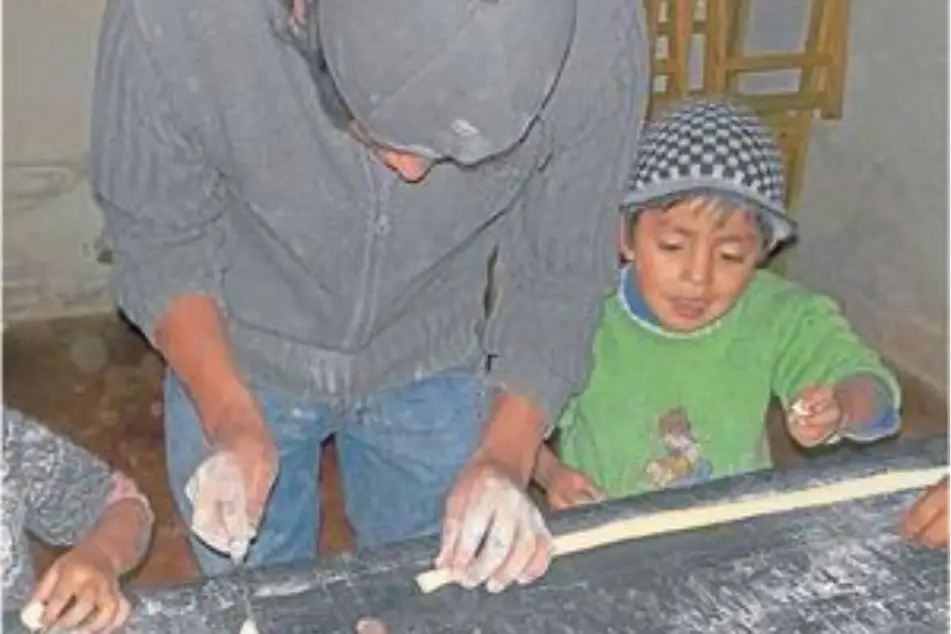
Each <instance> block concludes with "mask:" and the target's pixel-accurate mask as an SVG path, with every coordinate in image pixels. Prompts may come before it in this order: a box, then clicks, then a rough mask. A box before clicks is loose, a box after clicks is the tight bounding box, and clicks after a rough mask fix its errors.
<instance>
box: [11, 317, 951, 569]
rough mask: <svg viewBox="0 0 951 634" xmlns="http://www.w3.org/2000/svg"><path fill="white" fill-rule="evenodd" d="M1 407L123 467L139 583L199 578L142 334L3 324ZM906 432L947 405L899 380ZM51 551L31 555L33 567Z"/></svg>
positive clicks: (329, 513) (788, 458) (330, 512)
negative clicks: (135, 505)
mask: <svg viewBox="0 0 951 634" xmlns="http://www.w3.org/2000/svg"><path fill="white" fill-rule="evenodd" d="M3 352H4V358H3V378H4V388H5V391H4V401H5V403H6V404H7V405H8V406H10V407H15V408H17V409H20V410H23V411H24V412H26V413H28V414H30V415H33V416H35V417H37V418H39V419H41V420H43V421H44V422H46V423H47V424H49V425H50V426H51V427H53V428H54V429H56V430H58V431H60V432H62V433H64V434H65V435H67V436H68V437H70V438H71V439H73V440H74V441H75V442H77V443H78V444H80V445H82V446H84V447H86V448H88V449H89V450H91V451H93V452H95V453H96V454H97V455H99V456H101V457H103V458H104V459H105V460H107V461H109V462H110V463H112V464H114V465H115V466H116V467H118V468H121V469H123V470H126V471H127V472H128V473H129V474H130V475H131V476H132V477H133V478H135V479H136V481H137V482H138V483H139V484H140V486H141V487H142V488H143V489H144V491H145V493H146V494H147V495H148V496H149V497H150V499H151V500H152V503H153V505H154V507H155V514H156V536H155V540H154V542H153V545H152V549H151V552H150V555H149V557H148V559H147V560H146V562H145V564H144V565H143V566H142V567H141V568H140V570H139V571H138V572H137V574H136V577H135V579H136V581H137V582H139V583H143V584H150V585H152V584H163V585H164V584H167V583H176V582H180V581H184V580H187V579H190V578H194V577H195V576H196V574H197V570H196V567H195V563H194V560H193V558H192V555H191V553H190V551H189V549H188V543H187V538H186V535H187V533H186V531H185V528H184V527H183V526H182V524H181V523H180V521H179V520H178V518H177V515H176V513H175V510H174V507H173V504H172V498H171V494H170V492H169V489H168V485H167V483H166V479H165V468H164V459H165V456H164V444H163V434H162V402H161V381H162V374H163V367H162V363H161V361H160V360H159V359H158V358H157V357H156V356H155V354H154V353H153V352H152V351H151V350H150V349H149V347H148V346H147V344H146V343H145V342H144V341H143V340H142V339H141V337H140V336H139V335H138V333H136V332H135V331H133V330H132V329H131V328H130V327H129V326H128V325H127V324H126V323H125V322H123V321H121V320H120V319H118V318H117V317H115V316H108V315H107V316H96V317H85V318H71V319H64V320H56V321H46V322H36V323H29V324H21V325H16V326H12V327H10V328H9V329H8V330H7V331H6V332H5V333H4V350H3ZM904 389H905V416H904V421H905V422H904V427H905V434H906V435H914V436H922V435H930V434H935V433H942V432H944V431H946V429H947V421H948V412H947V404H946V403H945V402H944V401H943V400H942V399H940V398H936V397H935V396H934V395H933V394H932V393H931V392H930V391H929V390H928V389H927V388H925V387H923V386H921V385H919V384H918V383H916V382H914V381H910V382H909V381H905V382H904ZM769 427H770V430H769V431H770V434H769V435H770V444H771V448H772V451H773V454H774V459H775V460H776V462H777V464H779V465H788V464H792V463H795V462H798V461H801V460H806V459H807V458H806V457H805V456H804V455H803V454H802V453H800V452H799V451H797V450H796V448H795V447H794V446H793V445H792V444H791V442H790V441H789V440H788V438H787V437H786V435H785V434H784V433H783V429H782V424H781V421H780V420H779V419H778V418H777V417H772V420H771V423H770V425H769ZM324 451H325V453H324V460H323V468H322V474H321V480H322V481H321V492H322V500H323V508H324V512H323V517H324V522H323V524H324V525H323V526H322V527H321V532H320V546H321V549H322V551H324V552H330V551H338V550H343V549H347V548H349V547H350V545H351V536H350V531H349V528H348V526H347V522H346V518H345V515H344V512H343V504H342V501H341V495H340V489H339V482H338V479H337V470H336V460H335V455H334V452H333V445H332V444H328V445H327V446H326V447H325V449H324ZM54 555H55V552H54V551H52V550H50V549H47V548H45V547H38V548H37V556H38V558H39V567H40V568H41V569H42V568H44V567H45V566H46V565H48V564H49V562H50V561H51V559H52V557H53V556H54Z"/></svg>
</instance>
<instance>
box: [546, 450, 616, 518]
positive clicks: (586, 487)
mask: <svg viewBox="0 0 951 634" xmlns="http://www.w3.org/2000/svg"><path fill="white" fill-rule="evenodd" d="M534 479H535V482H536V483H537V484H538V485H539V486H540V487H541V488H543V489H544V490H545V494H546V497H547V499H548V505H549V506H550V507H551V508H552V510H555V511H560V510H562V509H566V508H571V507H573V506H581V505H583V504H591V503H593V502H602V501H604V500H606V499H607V495H605V493H604V492H603V491H602V490H601V489H600V488H598V485H596V484H595V483H594V481H593V480H591V478H589V477H588V476H586V475H585V474H583V473H581V472H580V471H576V470H575V469H572V468H571V467H569V466H568V465H566V464H565V463H563V462H562V461H561V460H559V459H558V456H556V455H555V452H554V451H552V450H551V449H550V448H549V447H548V445H547V444H544V443H543V444H542V446H541V449H540V450H539V451H538V459H537V460H536V462H535V472H534Z"/></svg>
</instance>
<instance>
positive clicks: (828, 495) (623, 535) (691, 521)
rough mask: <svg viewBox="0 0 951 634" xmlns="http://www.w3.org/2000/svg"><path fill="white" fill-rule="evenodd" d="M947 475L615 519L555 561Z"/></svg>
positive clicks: (571, 540) (926, 473)
mask: <svg viewBox="0 0 951 634" xmlns="http://www.w3.org/2000/svg"><path fill="white" fill-rule="evenodd" d="M947 473H948V468H947V467H931V468H927V469H912V470H903V471H890V472H886V473H880V474H876V475H872V476H864V477H861V478H854V479H851V480H843V481H841V482H835V483H832V484H823V485H820V486H815V487H810V488H807V489H800V490H798V491H790V492H786V493H775V494H770V495H764V496H760V497H755V498H750V499H746V500H738V501H735V502H725V503H722V504H711V505H707V506H698V507H694V508H688V509H678V510H673V511H661V512H659V513H654V514H652V515H642V516H639V517H632V518H628V519H623V520H617V521H614V522H609V523H607V524H602V525H601V526H596V527H594V528H587V529H584V530H580V531H575V532H572V533H566V534H564V535H559V536H557V537H555V539H554V550H555V556H556V557H560V556H562V555H569V554H571V553H577V552H582V551H585V550H590V549H592V548H598V547H600V546H605V545H607V544H614V543H617V542H622V541H627V540H632V539H640V538H643V537H651V536H653V535H663V534H665V533H674V532H678V531H685V530H690V529H694V528H703V527H706V526H714V525H716V524H726V523H728V522H735V521H738V520H744V519H749V518H752V517H760V516H763V515H773V514H776V513H785V512H787V511H795V510H799V509H808V508H815V507H820V506H827V505H829V504H835V503H837V502H848V501H850V500H859V499H862V498H870V497H875V496H878V495H887V494H889V493H898V492H900V491H909V490H911V489H921V488H924V487H927V486H931V485H932V484H934V483H936V482H937V481H938V480H940V479H941V478H942V477H944V476H945V475H947ZM896 522H897V518H896ZM449 583H452V581H451V579H450V578H449V574H448V572H447V571H446V570H429V571H427V572H423V573H421V574H419V575H417V576H416V585H417V586H419V589H420V591H422V593H423V594H429V593H430V592H434V591H436V590H438V589H439V588H441V587H443V586H445V585H447V584H449Z"/></svg>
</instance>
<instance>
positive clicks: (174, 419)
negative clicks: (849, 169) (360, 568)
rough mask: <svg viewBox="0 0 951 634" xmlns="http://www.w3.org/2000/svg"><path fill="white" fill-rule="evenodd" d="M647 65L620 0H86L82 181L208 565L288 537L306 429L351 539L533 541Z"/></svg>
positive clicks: (509, 569) (481, 573) (583, 355)
mask: <svg viewBox="0 0 951 634" xmlns="http://www.w3.org/2000/svg"><path fill="white" fill-rule="evenodd" d="M648 68H649V65H648V53H647V45H646V34H645V32H644V24H643V19H642V8H641V2H640V1H639V0H596V1H588V2H577V3H576V0H320V2H319V3H318V2H315V1H314V0H310V2H307V0H294V1H293V2H290V3H285V1H284V0H112V1H111V2H110V4H109V6H108V8H107V11H106V14H105V18H104V23H103V27H102V33H101V41H100V47H99V57H98V64H97V73H96V83H95V102H94V114H93V144H92V159H91V164H92V183H93V188H94V191H95V193H96V196H97V199H98V201H99V203H100V205H101V206H102V209H103V211H104V214H105V229H104V236H105V238H106V240H107V243H108V244H109V245H110V246H111V248H112V251H113V256H114V265H115V284H116V289H117V298H118V303H119V305H120V307H121V308H122V309H123V310H124V312H125V313H126V314H127V315H128V316H129V317H130V318H131V319H132V321H134V322H135V323H136V324H137V325H138V326H139V327H140V328H141V329H142V330H143V332H144V333H145V335H146V336H147V337H149V338H150V340H151V341H152V342H153V343H154V345H155V346H156V347H157V348H158V350H159V351H161V353H162V354H163V355H164V357H165V359H166V360H167V361H168V364H169V373H168V377H167V380H166V387H165V431H166V443H167V453H168V466H169V473H170V480H171V484H172V487H173V491H174V494H175V496H176V500H177V504H178V506H179V510H180V512H181V513H182V515H183V516H184V517H185V519H186V521H188V522H189V523H190V525H191V527H192V529H193V532H194V533H195V534H196V539H193V548H194V550H195V552H196V554H197V556H198V560H199V563H200V565H201V567H202V569H203V570H204V571H205V572H206V573H207V574H214V573H217V572H221V571H224V570H226V569H227V568H228V567H229V566H230V565H231V561H229V559H228V558H227V557H226V555H227V554H230V555H231V556H232V559H240V558H242V557H244V555H245V552H246V551H247V555H248V558H249V559H248V561H249V564H250V565H270V564H274V563H278V562H282V561H289V560H296V559H302V558H309V557H312V556H313V555H314V554H315V549H316V544H315V533H316V528H317V526H318V525H319V518H318V512H319V510H318V507H319V503H318V489H317V480H318V473H319V456H320V453H319V447H320V443H321V442H322V441H323V440H324V439H326V438H327V437H328V436H329V435H331V434H335V435H336V437H337V447H338V451H339V452H340V461H341V470H342V478H343V489H344V493H345V495H346V506H347V513H348V517H349V519H350V522H351V524H352V526H353V529H354V533H355V536H356V540H357V544H358V546H373V545H378V544H384V543H390V542H394V541H397V540H400V539H405V538H408V537H412V536H415V535H422V534H427V533H434V532H436V531H438V530H439V527H440V526H442V549H441V552H440V553H439V556H438V557H437V561H436V565H437V566H439V567H442V568H445V569H447V570H448V571H449V572H450V573H451V575H452V578H453V579H454V580H456V581H458V582H460V583H463V584H464V585H466V586H467V587H473V586H476V585H479V584H482V583H486V587H487V588H488V589H490V590H493V591H497V590H500V589H502V588H504V587H505V586H507V585H508V584H510V583H512V582H520V583H527V582H529V581H531V580H532V579H534V578H536V577H537V576H539V575H540V574H542V573H543V572H544V571H545V569H546V567H547V565H548V563H549V561H550V558H551V538H550V535H549V534H548V532H547V530H546V528H545V525H544V521H543V520H542V518H541V515H540V514H539V512H538V510H537V509H536V507H535V506H534V505H533V504H532V502H531V501H530V499H529V498H528V496H527V495H526V494H525V487H526V484H527V482H528V479H529V476H530V474H531V472H532V467H533V463H534V460H535V455H536V452H537V450H538V447H539V445H540V443H541V441H542V439H543V438H544V435H545V434H546V432H547V431H548V429H549V428H550V425H551V423H552V421H553V420H555V419H556V417H557V415H558V413H559V411H560V410H561V409H562V407H563V406H564V404H565V402H566V400H567V398H568V397H569V395H570V394H571V393H572V392H573V391H574V390H575V389H576V388H577V387H578V386H579V385H580V383H581V382H582V381H583V379H584V378H585V376H586V373H587V370H588V355H589V349H590V348H589V345H590V341H591V336H592V333H593V330H594V327H595V325H596V322H597V318H598V315H599V307H600V305H601V299H602V296H603V294H604V293H605V292H607V289H608V287H609V286H610V285H611V283H612V280H613V279H614V275H615V273H614V268H615V266H614V265H615V261H614V255H613V254H614V249H613V230H614V226H615V221H616V210H617V207H618V203H619V201H620V198H621V188H622V184H623V178H624V174H625V168H626V166H628V165H629V164H630V160H631V153H632V150H633V147H634V143H635V141H636V138H637V135H638V131H639V129H640V125H641V121H642V118H643V114H644V109H645V106H646V101H647V94H648V88H649V70H648ZM490 277H491V280H492V282H491V285H492V287H493V288H494V289H495V290H496V296H495V297H494V301H492V302H491V310H489V311H487V310H486V302H485V301H484V300H485V289H486V287H487V284H488V283H489V278H490ZM249 546H250V549H249V550H248V547H249Z"/></svg>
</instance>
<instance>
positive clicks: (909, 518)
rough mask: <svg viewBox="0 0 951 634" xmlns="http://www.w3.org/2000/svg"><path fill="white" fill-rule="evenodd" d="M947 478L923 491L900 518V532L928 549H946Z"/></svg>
mask: <svg viewBox="0 0 951 634" xmlns="http://www.w3.org/2000/svg"><path fill="white" fill-rule="evenodd" d="M948 506H949V501H948V478H947V477H945V478H944V479H943V480H941V482H938V483H937V484H936V485H934V486H933V487H931V488H930V489H928V490H927V491H925V493H924V494H923V495H922V496H921V497H919V498H918V500H917V501H916V502H915V504H914V505H913V506H912V507H911V509H909V510H908V513H906V514H905V517H904V518H902V522H901V531H902V533H903V534H904V535H905V536H906V537H908V538H909V539H913V540H915V541H918V542H921V543H922V544H924V545H925V546H928V547H930V548H947V547H948V541H949V538H948V534H949V529H948Z"/></svg>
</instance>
